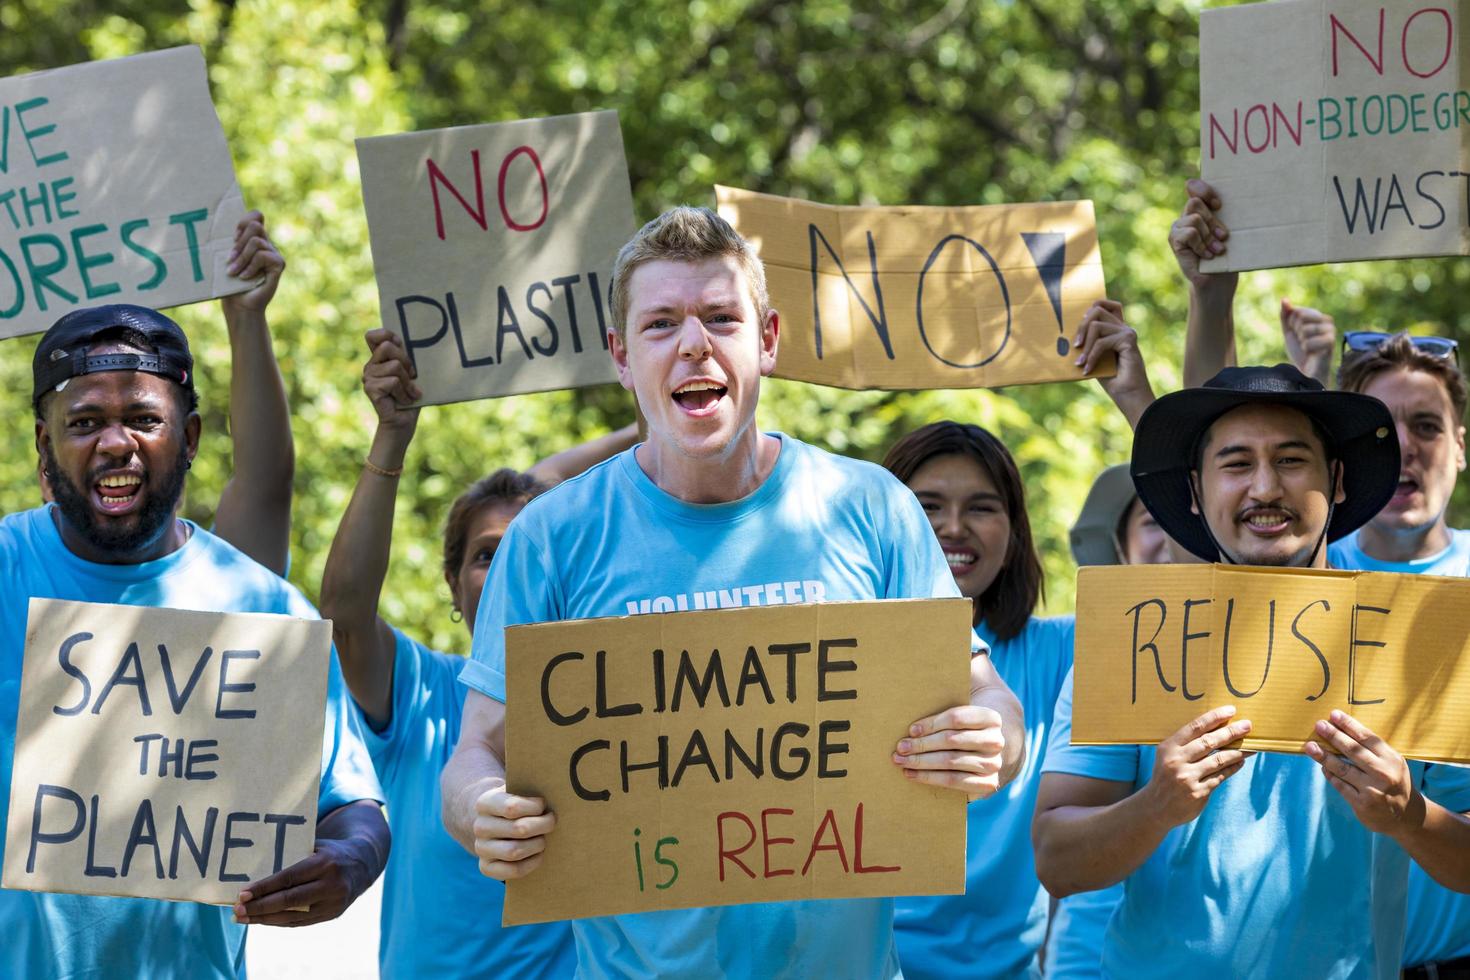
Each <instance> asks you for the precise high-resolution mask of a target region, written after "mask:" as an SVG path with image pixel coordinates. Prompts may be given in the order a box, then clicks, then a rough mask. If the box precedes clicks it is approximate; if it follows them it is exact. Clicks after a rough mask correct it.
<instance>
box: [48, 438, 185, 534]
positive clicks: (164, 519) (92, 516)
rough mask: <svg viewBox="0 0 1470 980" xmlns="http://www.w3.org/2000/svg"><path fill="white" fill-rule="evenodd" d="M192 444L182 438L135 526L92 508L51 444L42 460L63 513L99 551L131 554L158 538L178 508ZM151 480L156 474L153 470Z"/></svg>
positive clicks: (90, 502) (70, 523) (56, 500)
mask: <svg viewBox="0 0 1470 980" xmlns="http://www.w3.org/2000/svg"><path fill="white" fill-rule="evenodd" d="M188 461H189V456H188V447H187V446H186V445H184V444H183V443H182V442H180V445H179V454H178V457H177V458H176V459H175V460H174V465H173V466H172V467H170V468H169V470H168V472H166V473H163V474H161V475H160V476H159V481H160V484H161V485H159V486H156V487H155V486H148V487H147V488H146V489H147V492H148V497H147V500H146V501H145V503H144V504H143V509H142V510H140V511H139V512H138V514H137V519H136V521H135V522H134V523H133V525H132V526H131V527H128V526H123V525H119V524H117V523H115V522H112V521H105V520H102V519H100V518H99V517H98V514H97V512H96V511H95V510H93V508H92V501H91V499H90V497H89V496H88V494H87V493H85V492H84V491H83V490H82V489H81V488H80V487H78V486H77V485H76V484H75V483H73V482H72V481H71V480H70V479H69V478H68V477H67V476H66V474H64V473H62V472H61V469H60V467H58V466H57V465H56V457H55V456H54V455H53V454H52V452H51V447H50V446H49V445H47V446H46V447H45V448H44V449H43V450H42V457H41V462H42V465H43V467H44V469H45V473H46V480H47V481H48V482H49V483H50V484H51V496H52V499H53V500H55V502H56V506H57V507H58V508H60V509H61V516H62V518H64V519H65V520H66V522H67V524H69V525H71V526H72V528H74V529H75V530H76V531H78V532H80V533H81V535H82V536H83V537H84V538H86V539H87V541H88V542H89V543H90V544H91V545H92V546H93V547H95V548H96V549H98V550H99V551H104V552H109V553H112V554H116V555H129V554H133V553H134V552H137V551H140V550H142V549H143V548H144V547H146V546H147V545H149V544H151V543H153V542H154V541H156V540H157V539H158V536H159V534H160V533H162V531H163V529H164V527H165V526H166V525H167V524H168V522H169V521H170V520H172V519H173V516H174V509H175V508H176V507H177V506H178V503H179V498H180V496H182V494H183V492H184V474H185V472H186V471H187V470H188V465H187V464H188ZM148 476H149V482H150V483H151V482H152V477H153V474H152V473H149V474H148Z"/></svg>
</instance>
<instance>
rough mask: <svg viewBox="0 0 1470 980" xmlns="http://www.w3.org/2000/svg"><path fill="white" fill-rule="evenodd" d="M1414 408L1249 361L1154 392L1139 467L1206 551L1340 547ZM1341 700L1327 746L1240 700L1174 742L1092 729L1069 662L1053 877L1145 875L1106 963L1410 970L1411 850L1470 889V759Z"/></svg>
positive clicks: (1329, 972) (1114, 927)
mask: <svg viewBox="0 0 1470 980" xmlns="http://www.w3.org/2000/svg"><path fill="white" fill-rule="evenodd" d="M1135 394H1137V395H1139V397H1140V399H1141V398H1142V396H1141V393H1135ZM1392 423H1393V420H1392V418H1391V417H1390V415H1389V413H1388V411H1387V410H1386V409H1385V408H1384V407H1383V405H1382V403H1380V402H1378V401H1377V400H1376V399H1373V398H1370V397H1367V396H1365V395H1361V394H1357V393H1350V392H1329V391H1325V390H1323V389H1322V388H1321V386H1320V385H1319V384H1318V383H1316V382H1315V381H1312V380H1311V379H1308V378H1307V377H1305V376H1304V375H1302V374H1301V372H1299V371H1297V370H1295V369H1294V368H1291V367H1289V366H1287V365H1279V366H1277V367H1275V368H1258V367H1251V368H1228V369H1226V370H1224V371H1222V372H1220V374H1219V375H1218V376H1216V377H1215V378H1213V379H1211V380H1210V381H1209V382H1208V383H1207V384H1206V385H1205V386H1204V387H1202V388H1194V389H1186V390H1184V391H1180V392H1175V393H1173V394H1171V395H1167V396H1165V397H1164V398H1162V399H1160V400H1159V401H1157V402H1156V403H1154V404H1152V405H1151V406H1150V407H1149V408H1148V409H1147V410H1146V411H1145V412H1144V414H1143V415H1142V417H1141V418H1140V420H1139V422H1138V424H1137V427H1136V438H1135V441H1134V451H1133V465H1132V472H1133V476H1134V483H1135V485H1136V487H1137V489H1138V493H1139V495H1140V496H1141V497H1142V498H1143V500H1144V503H1145V504H1146V505H1147V506H1148V508H1149V510H1150V511H1151V512H1152V513H1153V514H1154V516H1155V518H1156V519H1157V520H1158V521H1159V524H1160V525H1161V526H1162V527H1163V528H1164V530H1165V531H1166V532H1167V533H1168V534H1169V535H1170V536H1172V537H1173V538H1174V539H1176V540H1177V541H1178V542H1179V543H1180V544H1181V545H1183V546H1184V547H1186V548H1188V549H1189V550H1190V551H1191V552H1193V553H1194V554H1195V555H1197V556H1198V557H1200V558H1203V559H1205V560H1207V561H1214V560H1220V561H1226V562H1230V563H1234V564H1242V565H1272V566H1287V567H1299V568H1324V567H1326V565H1327V544H1328V542H1329V541H1330V540H1336V539H1339V538H1341V537H1343V536H1345V535H1346V534H1348V533H1350V532H1352V531H1353V530H1356V529H1357V528H1358V527H1361V526H1362V525H1363V524H1364V523H1366V522H1367V521H1368V520H1369V519H1370V518H1372V517H1373V515H1374V514H1376V513H1377V512H1378V510H1379V509H1380V508H1381V507H1382V506H1383V504H1384V503H1385V502H1386V501H1387V500H1388V499H1389V498H1390V497H1391V496H1392V495H1393V493H1394V489H1395V487H1396V485H1397V483H1398V475H1399V458H1398V447H1397V445H1396V444H1395V442H1394V441H1393V440H1392V439H1390V438H1389V433H1390V432H1391V430H1392ZM1325 707H1326V706H1324V708H1325ZM1324 714H1326V715H1327V717H1326V718H1324V719H1323V720H1321V721H1319V722H1318V723H1317V725H1316V726H1315V729H1314V735H1315V737H1316V738H1318V739H1320V740H1321V741H1322V742H1323V743H1325V744H1327V745H1328V746H1330V747H1331V749H1332V754H1328V753H1326V752H1324V750H1323V749H1322V747H1321V746H1320V745H1318V744H1317V742H1315V741H1313V742H1307V743H1305V744H1304V745H1303V746H1302V750H1303V752H1304V753H1305V754H1306V756H1308V758H1300V757H1297V756H1293V755H1287V754H1276V753H1264V754H1258V755H1247V754H1246V753H1243V752H1242V751H1240V750H1239V749H1238V748H1237V747H1234V746H1235V745H1236V743H1238V742H1239V740H1240V739H1241V738H1242V737H1244V736H1245V735H1247V734H1248V733H1249V731H1250V723H1249V721H1248V720H1242V719H1237V718H1236V709H1235V707H1234V706H1232V705H1222V706H1218V707H1216V708H1213V709H1212V710H1210V711H1207V712H1205V713H1204V714H1202V715H1200V716H1199V717H1198V718H1196V719H1195V720H1194V721H1192V722H1190V723H1189V724H1188V725H1186V726H1184V727H1183V728H1181V729H1180V730H1179V731H1178V732H1176V733H1175V734H1174V735H1172V736H1170V737H1169V738H1167V739H1165V740H1164V741H1163V742H1161V743H1160V744H1159V745H1158V747H1157V748H1154V747H1149V746H1106V747H1095V746H1093V747H1087V746H1072V745H1071V744H1070V738H1071V716H1072V698H1071V684H1070V682H1069V683H1068V685H1067V687H1066V689H1065V690H1064V692H1063V695H1062V698H1061V699H1060V701H1059V702H1058V705H1057V713H1056V721H1055V726H1054V729H1053V734H1052V744H1051V746H1050V749H1049V751H1048V756H1047V759H1046V762H1045V763H1044V765H1043V769H1044V772H1045V774H1044V775H1043V777H1042V785H1041V791H1040V794H1039V799H1038V802H1037V813H1036V820H1035V824H1034V827H1033V838H1034V841H1035V844H1036V860H1037V870H1038V873H1039V874H1040V877H1041V879H1042V881H1043V882H1044V883H1045V884H1046V886H1047V888H1048V889H1049V890H1050V891H1052V893H1053V894H1056V895H1059V896H1067V895H1070V894H1073V893H1076V892H1078V891H1085V890H1089V889H1096V888H1100V887H1105V886H1107V885H1111V884H1114V883H1115V882H1118V881H1122V880H1124V879H1125V878H1126V883H1125V886H1124V897H1123V900H1122V902H1121V904H1120V905H1119V907H1118V910H1117V912H1116V913H1115V914H1114V916H1113V918H1112V920H1111V922H1110V924H1109V927H1108V932H1107V935H1106V937H1105V939H1104V942H1103V957H1102V959H1103V962H1102V968H1103V974H1104V975H1106V976H1129V977H1177V976H1181V975H1186V974H1216V975H1222V976H1301V977H1308V976H1311V977H1316V976H1376V977H1385V978H1386V977H1393V976H1397V974H1398V968H1399V961H1400V953H1401V949H1402V942H1403V923H1404V901H1403V893H1404V888H1405V884H1406V881H1407V874H1408V861H1409V859H1410V858H1412V859H1413V860H1415V861H1417V862H1419V863H1420V864H1421V865H1423V866H1424V867H1425V868H1426V870H1428V871H1430V873H1432V874H1434V875H1435V876H1436V878H1437V879H1438V880H1440V881H1442V882H1444V883H1445V884H1446V885H1449V886H1451V887H1454V888H1456V889H1459V890H1470V820H1467V819H1466V817H1465V816H1464V811H1465V810H1467V809H1470V771H1467V770H1464V769H1461V768H1458V767H1449V766H1443V765H1426V764H1424V763H1420V762H1409V761H1406V760H1404V759H1403V757H1402V756H1400V755H1399V754H1398V753H1397V752H1395V751H1394V750H1393V749H1392V747H1390V746H1389V745H1387V744H1386V743H1384V742H1383V740H1382V739H1380V738H1378V737H1377V736H1376V735H1374V734H1373V733H1372V732H1371V731H1369V730H1367V729H1366V728H1364V727H1363V726H1362V724H1361V723H1359V722H1358V721H1357V720H1355V719H1353V718H1352V717H1351V716H1349V715H1347V714H1346V713H1345V712H1342V711H1340V710H1333V711H1331V712H1330V713H1329V712H1326V711H1324ZM1314 768H1316V769H1320V775H1319V773H1318V772H1314V771H1313V769H1314Z"/></svg>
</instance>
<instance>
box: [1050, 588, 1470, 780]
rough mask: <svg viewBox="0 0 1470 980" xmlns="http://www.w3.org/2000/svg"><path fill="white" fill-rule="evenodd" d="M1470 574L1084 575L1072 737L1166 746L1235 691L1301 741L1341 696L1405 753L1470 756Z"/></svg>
mask: <svg viewBox="0 0 1470 980" xmlns="http://www.w3.org/2000/svg"><path fill="white" fill-rule="evenodd" d="M1467 649H1470V580H1466V579H1462V578H1443V577H1440V576H1434V575H1398V574H1390V573H1386V572H1339V571H1320V570H1311V569H1286V568H1261V567H1249V568H1247V567H1242V566H1236V565H1137V566H1116V567H1104V566H1096V567H1087V568H1083V569H1080V570H1079V571H1078V574H1077V650H1076V666H1075V674H1074V685H1075V686H1074V697H1073V709H1072V710H1073V715H1072V741H1073V742H1074V743H1075V744H1079V745H1111V744H1153V743H1157V742H1160V741H1162V740H1163V739H1165V738H1167V737H1169V736H1170V735H1172V734H1174V732H1176V731H1178V730H1179V729H1180V728H1181V727H1183V726H1184V724H1185V723H1186V722H1188V721H1190V720H1191V719H1193V718H1195V717H1198V716H1199V715H1201V714H1204V713H1205V712H1206V711H1208V710H1210V709H1211V708H1215V707H1218V706H1220V705H1223V704H1232V705H1234V706H1235V707H1236V710H1237V712H1238V717H1240V718H1246V719H1249V720H1250V721H1251V725H1252V728H1251V734H1250V737H1249V738H1247V739H1246V740H1245V746H1246V748H1251V749H1263V750H1270V751H1277V752H1299V751H1301V747H1302V744H1303V743H1304V742H1306V741H1307V740H1308V739H1311V738H1312V732H1313V725H1314V724H1315V723H1316V721H1317V720H1318V719H1321V718H1326V717H1327V715H1328V713H1329V712H1331V711H1332V710H1333V709H1341V710H1343V711H1346V712H1347V713H1348V714H1351V715H1353V716H1354V717H1356V718H1357V719H1358V720H1359V721H1361V722H1362V723H1363V724H1365V725H1367V726H1368V727H1369V728H1370V729H1372V730H1373V731H1374V732H1375V733H1377V734H1378V735H1379V736H1381V737H1382V738H1383V739H1384V740H1385V741H1387V742H1388V744H1390V745H1392V746H1393V747H1394V748H1395V749H1396V750H1398V751H1399V752H1400V753H1401V754H1402V755H1404V756H1407V757H1409V758H1413V759H1424V760H1427V761H1431V762H1459V763H1467V762H1470V728H1467V727H1466V725H1465V716H1466V714H1467V712H1470V656H1467V655H1466V652H1467Z"/></svg>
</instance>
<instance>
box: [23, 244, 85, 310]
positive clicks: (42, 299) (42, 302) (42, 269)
mask: <svg viewBox="0 0 1470 980" xmlns="http://www.w3.org/2000/svg"><path fill="white" fill-rule="evenodd" d="M34 245H50V246H51V247H52V248H54V249H55V250H56V257H55V258H54V259H52V260H51V261H50V262H46V263H40V262H37V261H36V257H35V256H34V255H32V254H31V247H32V246H34ZM20 252H21V255H23V256H25V260H26V268H27V269H29V270H30V273H31V292H32V293H33V294H34V295H35V297H36V305H37V306H38V307H40V308H41V312H43V313H44V312H45V311H46V290H48V289H49V290H51V291H52V292H53V293H55V294H56V295H57V296H60V297H61V298H62V299H64V300H66V301H67V302H68V303H75V302H76V301H77V297H76V294H75V293H69V292H67V291H66V290H65V289H62V288H61V287H60V286H58V285H56V283H55V281H54V280H53V279H52V278H51V277H52V276H53V275H55V274H56V273H58V272H60V271H61V270H62V269H65V268H66V249H65V248H63V247H62V245H61V239H59V238H57V237H56V236H55V235H26V236H25V237H24V238H22V239H21V240H20Z"/></svg>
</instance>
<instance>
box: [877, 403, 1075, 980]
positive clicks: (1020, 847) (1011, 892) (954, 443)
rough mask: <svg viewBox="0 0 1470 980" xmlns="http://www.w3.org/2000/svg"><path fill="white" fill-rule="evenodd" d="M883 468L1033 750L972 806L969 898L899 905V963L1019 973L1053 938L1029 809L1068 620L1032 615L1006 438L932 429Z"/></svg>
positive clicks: (1033, 557)
mask: <svg viewBox="0 0 1470 980" xmlns="http://www.w3.org/2000/svg"><path fill="white" fill-rule="evenodd" d="M883 465H884V467H885V468H887V470H888V471H889V472H890V473H892V474H893V475H894V476H896V477H898V478H899V479H900V480H902V481H903V482H904V484H906V485H907V486H908V488H909V489H910V490H912V491H913V492H914V495H915V496H916V497H917V498H918V499H919V504H920V505H921V506H922V507H923V509H924V513H925V514H926V515H928V518H929V526H930V527H931V528H932V529H933V532H934V536H935V537H936V538H937V539H938V540H939V546H940V548H941V549H943V551H944V557H945V559H946V560H947V561H948V562H949V569H950V572H951V573H953V575H954V580H955V584H956V585H958V586H959V589H960V593H961V594H962V595H964V596H965V597H966V598H968V599H970V600H972V601H973V602H974V604H975V627H976V629H977V631H978V632H979V634H980V638H981V639H983V640H984V641H985V642H986V643H987V644H988V645H989V646H990V659H991V661H992V662H993V663H994V664H995V669H996V672H997V673H999V674H1000V676H1001V679H1002V680H1004V681H1005V682H1006V685H1007V686H1008V687H1009V688H1010V689H1011V690H1012V691H1013V692H1014V693H1015V695H1016V697H1017V698H1019V699H1020V701H1021V708H1022V710H1023V711H1024V712H1025V717H1026V742H1027V744H1028V745H1029V746H1030V751H1029V752H1027V754H1026V762H1025V765H1024V766H1023V767H1022V769H1021V771H1020V773H1018V774H1017V776H1016V778H1015V779H1014V780H1012V781H1011V783H1010V785H1008V786H1007V787H1006V788H1005V789H1004V790H1003V791H1002V792H1001V793H999V794H997V795H995V796H993V797H991V798H990V799H988V800H983V801H980V802H977V803H974V804H971V806H970V808H969V813H968V828H967V830H966V838H965V839H966V849H965V850H966V856H965V864H966V871H965V891H964V894H962V895H938V896H932V897H927V896H926V897H916V898H900V899H899V900H898V904H897V907H896V910H895V914H894V930H895V933H896V935H897V937H898V955H899V960H900V962H901V963H902V965H903V974H904V976H905V977H907V978H909V980H921V978H924V977H954V976H968V977H997V978H999V977H1016V976H1021V975H1023V974H1025V973H1026V971H1027V970H1028V969H1029V968H1032V967H1033V966H1034V963H1035V960H1036V954H1037V951H1038V950H1039V949H1041V946H1042V942H1043V939H1044V938H1045V935H1046V926H1047V910H1048V905H1049V899H1048V896H1047V894H1046V892H1045V890H1044V889H1043V888H1042V887H1041V882H1039V881H1038V880H1037V878H1036V865H1035V861H1034V859H1033V857H1032V854H1031V837H1030V833H1031V813H1032V810H1033V809H1034V807H1035V803H1036V788H1037V783H1038V780H1039V778H1040V775H1041V760H1042V759H1043V758H1044V756H1045V746H1046V737H1047V733H1048V731H1049V730H1050V727H1051V715H1052V708H1053V706H1055V704H1056V699H1057V694H1058V692H1059V691H1060V690H1061V686H1062V680H1063V679H1064V678H1065V677H1066V676H1067V671H1068V670H1069V669H1070V668H1071V666H1072V631H1073V623H1072V617H1071V616H1061V617H1056V618H1042V617H1040V616H1037V615H1035V612H1036V604H1037V602H1038V601H1039V600H1040V598H1041V592H1042V570H1041V559H1040V558H1039V557H1037V554H1036V546H1035V544H1034V543H1033V542H1032V539H1031V522H1030V519H1029V518H1028V517H1027V515H1026V493H1025V488H1024V486H1023V484H1022V482H1021V474H1020V472H1019V471H1018V470H1017V469H1016V463H1015V460H1013V459H1012V458H1011V454H1010V453H1009V452H1008V451H1007V450H1006V448H1005V446H1004V445H1002V444H1001V442H1000V440H999V439H997V438H996V437H995V436H993V435H992V434H990V433H989V432H987V431H985V430H984V429H982V428H980V427H979V426H977V425H964V424H961V423H959V422H949V421H945V422H934V423H932V424H930V425H926V426H924V427H923V428H921V429H916V430H915V431H913V432H911V433H909V434H908V435H906V436H904V437H903V438H902V439H900V440H899V441H898V442H896V443H894V445H893V448H892V449H890V450H889V451H888V455H887V457H886V458H885V459H884V460H883Z"/></svg>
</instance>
